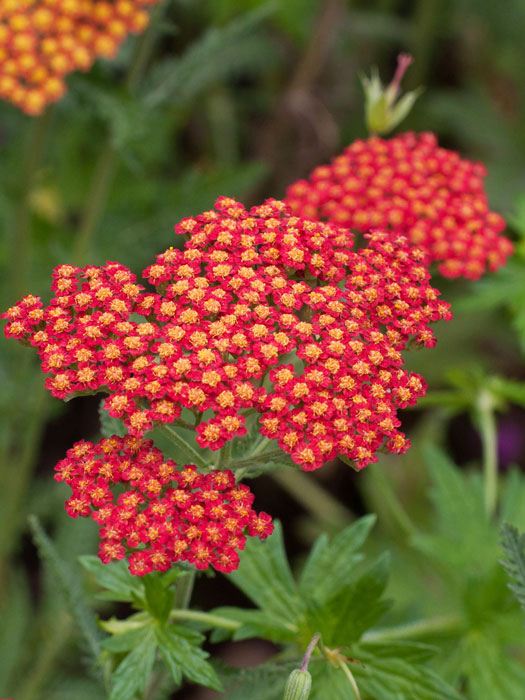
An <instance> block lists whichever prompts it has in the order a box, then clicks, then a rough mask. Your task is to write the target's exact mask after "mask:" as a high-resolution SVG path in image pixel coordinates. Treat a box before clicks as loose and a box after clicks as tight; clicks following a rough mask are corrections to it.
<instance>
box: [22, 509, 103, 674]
mask: <svg viewBox="0 0 525 700" xmlns="http://www.w3.org/2000/svg"><path fill="white" fill-rule="evenodd" d="M28 520H29V526H30V528H31V532H32V534H33V539H34V542H35V544H36V546H37V549H38V552H39V554H40V556H41V557H42V559H43V560H44V561H45V562H46V564H47V565H48V566H49V568H50V569H51V571H52V572H53V574H54V577H55V580H56V583H57V584H58V586H59V587H60V588H61V590H62V593H63V595H64V598H65V601H66V604H67V607H68V610H69V612H70V614H71V615H72V616H73V618H74V619H75V622H76V624H77V626H78V628H79V630H80V632H81V633H82V636H83V638H84V640H85V642H86V646H87V648H88V650H89V652H90V654H91V656H92V657H93V659H94V660H95V661H97V660H98V657H99V655H100V651H101V649H100V641H101V634H100V630H99V629H98V627H97V625H96V622H95V618H94V615H93V613H92V612H91V610H90V609H89V607H88V605H87V604H86V601H85V598H84V592H83V590H82V588H81V586H80V584H79V577H78V576H77V575H76V574H75V573H74V572H73V571H72V570H71V569H70V567H69V566H68V565H67V564H66V562H64V561H63V560H62V558H61V556H60V554H59V553H58V552H57V550H56V548H55V545H54V544H53V542H52V541H51V540H50V539H49V537H48V536H47V534H46V533H45V531H44V529H43V528H42V526H41V525H40V522H39V520H38V518H37V517H36V516H34V515H31V516H29V518H28Z"/></svg>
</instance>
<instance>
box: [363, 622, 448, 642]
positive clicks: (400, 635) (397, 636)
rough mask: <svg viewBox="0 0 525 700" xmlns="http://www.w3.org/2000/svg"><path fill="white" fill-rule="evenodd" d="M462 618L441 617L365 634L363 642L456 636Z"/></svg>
mask: <svg viewBox="0 0 525 700" xmlns="http://www.w3.org/2000/svg"><path fill="white" fill-rule="evenodd" d="M461 627H462V622H461V618H459V617H458V616H457V615H440V616H438V617H430V618H428V619H426V620H415V621H414V622H408V623H406V624H404V625H397V626H396V627H387V628H385V629H377V630H371V631H370V632H365V634H364V635H363V637H362V641H363V642H378V643H379V642H389V641H393V640H404V639H419V638H421V637H433V636H441V635H450V634H455V633H457V632H458V631H459V630H461Z"/></svg>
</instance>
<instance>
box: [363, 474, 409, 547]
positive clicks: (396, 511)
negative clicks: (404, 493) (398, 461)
mask: <svg viewBox="0 0 525 700" xmlns="http://www.w3.org/2000/svg"><path fill="white" fill-rule="evenodd" d="M367 473H368V478H369V479H370V480H371V481H372V482H373V484H374V487H375V490H376V491H377V495H378V496H379V497H380V499H381V502H382V503H386V504H387V506H388V508H389V509H390V513H391V515H392V516H393V518H394V520H395V521H396V523H397V524H398V526H399V527H400V529H401V530H402V531H403V533H404V534H405V535H406V537H408V538H411V537H412V536H413V535H415V534H416V532H417V528H416V526H415V525H414V524H413V522H412V520H411V519H410V517H409V515H408V513H407V512H406V510H405V508H404V507H403V504H402V503H401V501H400V500H399V498H398V496H397V494H396V492H395V490H394V488H393V487H392V484H391V483H390V482H389V480H388V477H387V476H385V474H384V472H383V470H382V469H381V465H380V464H377V465H376V464H371V465H370V466H369V467H368V469H367Z"/></svg>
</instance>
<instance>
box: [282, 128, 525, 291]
mask: <svg viewBox="0 0 525 700" xmlns="http://www.w3.org/2000/svg"><path fill="white" fill-rule="evenodd" d="M485 175H486V170H485V167H484V166H483V165H482V164H481V163H473V162H470V161H468V160H466V159H462V158H460V156H459V154H458V153H456V152H454V151H449V150H446V149H444V148H440V147H439V145H438V143H437V140H436V137H435V136H434V135H433V134H431V133H420V134H415V133H406V134H401V135H399V136H396V137H394V138H391V139H382V138H378V137H371V138H369V139H367V140H357V141H354V142H353V143H352V144H351V145H350V146H348V147H347V148H346V149H345V150H344V151H343V153H341V154H340V155H339V156H337V157H336V158H334V159H333V160H332V162H331V163H330V164H329V165H322V166H320V167H317V168H316V169H315V170H314V171H313V172H312V174H311V175H310V177H309V178H308V180H299V181H298V182H295V183H294V184H293V185H291V186H290V187H289V188H288V191H287V194H286V198H285V201H286V203H287V204H288V205H289V206H290V208H291V210H292V212H293V213H294V214H297V215H298V216H303V217H305V218H308V219H314V220H318V219H320V220H323V221H329V222H331V223H333V224H335V225H336V226H348V227H349V228H352V229H357V230H359V231H362V232H367V231H369V230H370V229H371V228H378V229H381V230H382V231H386V232H389V231H392V232H396V233H401V234H404V235H405V236H407V238H408V239H409V241H410V242H412V243H414V244H415V245H417V246H418V247H419V248H420V249H421V250H422V251H424V252H425V254H426V255H427V261H428V263H431V262H434V261H435V262H438V263H439V271H440V272H441V273H442V274H443V275H444V276H446V277H466V278H469V279H473V280H475V279H478V278H479V277H481V276H482V275H483V274H484V272H485V271H486V270H487V269H488V270H492V271H494V270H497V269H498V268H499V267H500V266H501V265H503V264H504V263H505V261H506V259H507V257H508V256H509V255H511V253H512V251H513V246H512V243H511V242H510V241H509V239H507V238H505V237H504V236H502V235H501V232H502V231H503V229H504V228H505V221H504V220H503V218H502V217H501V216H500V215H499V214H496V213H495V212H492V211H490V209H489V206H488V203H487V196H486V193H485V188H484V184H483V178H484V176H485Z"/></svg>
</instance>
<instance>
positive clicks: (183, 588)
mask: <svg viewBox="0 0 525 700" xmlns="http://www.w3.org/2000/svg"><path fill="white" fill-rule="evenodd" d="M195 576H196V572H195V571H190V572H189V573H187V574H184V575H183V576H180V577H179V578H178V579H177V580H176V581H175V597H174V601H173V607H174V608H177V609H178V610H186V608H189V605H190V600H191V594H192V593H193V586H194V585H195Z"/></svg>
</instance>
